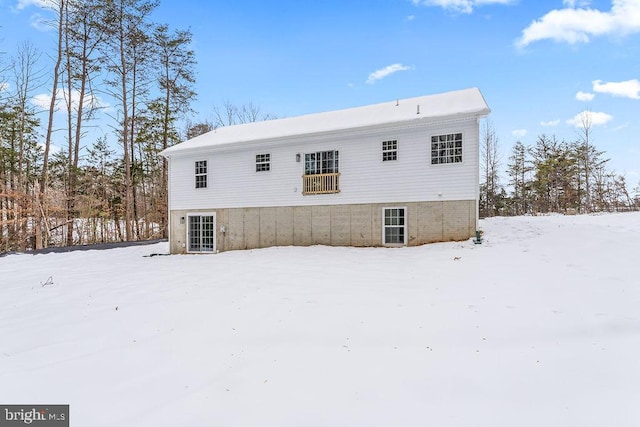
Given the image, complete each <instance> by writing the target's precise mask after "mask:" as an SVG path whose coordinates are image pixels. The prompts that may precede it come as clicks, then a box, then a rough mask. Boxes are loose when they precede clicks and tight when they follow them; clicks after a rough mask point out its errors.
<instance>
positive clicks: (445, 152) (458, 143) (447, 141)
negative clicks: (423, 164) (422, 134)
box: [431, 133, 462, 165]
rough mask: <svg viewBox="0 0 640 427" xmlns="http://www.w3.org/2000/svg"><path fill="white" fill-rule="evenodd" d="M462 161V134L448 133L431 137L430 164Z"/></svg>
mask: <svg viewBox="0 0 640 427" xmlns="http://www.w3.org/2000/svg"><path fill="white" fill-rule="evenodd" d="M461 162H462V134H461V133H450V134H446V135H434V136H432V137H431V164H432V165H439V164H443V163H461Z"/></svg>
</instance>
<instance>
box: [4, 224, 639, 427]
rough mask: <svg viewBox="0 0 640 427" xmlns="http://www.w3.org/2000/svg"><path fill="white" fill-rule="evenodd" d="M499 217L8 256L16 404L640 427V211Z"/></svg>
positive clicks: (7, 307) (108, 416) (145, 415)
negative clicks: (393, 231)
mask: <svg viewBox="0 0 640 427" xmlns="http://www.w3.org/2000/svg"><path fill="white" fill-rule="evenodd" d="M481 227H482V229H483V230H484V232H485V241H484V243H483V244H482V245H474V244H473V243H472V242H471V241H468V242H460V243H443V244H433V245H426V246H422V247H415V248H399V249H385V248H334V247H321V246H314V247H306V248H300V247H280V248H269V249H261V250H252V251H238V252H226V253H222V254H218V255H208V256H156V257H146V256H145V255H149V254H151V253H164V252H166V251H167V250H168V247H167V244H166V243H160V244H155V245H152V246H137V247H131V248H119V249H112V250H107V251H86V252H73V253H65V254H44V255H35V256H34V255H10V256H7V257H4V258H0V403H3V404H11V403H15V404H55V403H58V404H70V405H71V406H70V408H71V416H70V419H71V425H72V426H77V427H81V426H187V425H193V426H492V427H493V426H509V427H512V426H536V427H539V426H563V427H564V426H581V427H587V426H594V427H595V426H598V427H602V426H629V427H631V426H634V427H635V426H638V425H640V265H639V264H640V250H639V247H640V213H628V214H612V215H594V216H568V217H564V216H548V217H517V218H494V219H490V220H485V221H482V222H481ZM49 277H51V278H52V282H53V284H47V285H46V286H42V285H43V284H46V282H47V279H48V278H49Z"/></svg>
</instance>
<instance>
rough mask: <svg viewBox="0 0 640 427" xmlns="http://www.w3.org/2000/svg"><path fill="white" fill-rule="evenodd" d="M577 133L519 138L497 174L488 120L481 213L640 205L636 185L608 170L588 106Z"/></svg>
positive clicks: (616, 209) (499, 162) (495, 142)
mask: <svg viewBox="0 0 640 427" xmlns="http://www.w3.org/2000/svg"><path fill="white" fill-rule="evenodd" d="M580 117H581V123H580V127H579V129H578V130H579V132H578V137H577V138H576V139H575V140H574V141H565V140H558V138H557V137H556V136H555V135H551V136H549V135H544V134H543V135H539V136H538V138H537V140H536V142H535V144H533V145H530V146H527V145H525V144H523V143H522V142H520V141H517V142H516V143H515V144H514V145H513V147H512V149H511V153H510V155H509V156H508V160H507V162H506V181H505V180H503V177H502V174H501V167H502V166H503V164H502V159H501V153H500V148H499V141H498V138H497V136H496V132H495V130H494V129H493V126H492V125H491V123H490V122H485V124H484V126H483V128H482V132H481V134H482V135H481V144H480V161H481V179H480V181H481V184H480V216H481V217H488V216H496V215H527V214H531V215H536V214H544V213H565V214H575V213H591V212H620V211H630V210H640V184H638V185H637V186H636V187H635V188H630V187H629V183H628V182H627V180H626V177H625V176H624V175H621V174H617V173H616V172H615V171H613V170H610V169H609V167H608V162H609V160H610V159H608V158H607V157H606V152H604V151H602V150H599V149H598V148H597V147H596V145H595V144H594V142H593V136H592V133H593V129H592V127H593V123H592V119H591V113H590V111H585V112H583V113H582V114H581V116H580Z"/></svg>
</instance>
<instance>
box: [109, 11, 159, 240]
mask: <svg viewBox="0 0 640 427" xmlns="http://www.w3.org/2000/svg"><path fill="white" fill-rule="evenodd" d="M158 3H159V2H158V0H108V1H107V2H106V4H105V6H106V7H105V11H106V14H105V18H104V21H105V24H106V29H107V35H108V40H109V47H108V49H107V52H106V58H107V59H108V69H109V71H110V73H111V74H112V76H113V79H111V80H109V81H108V83H109V84H110V87H111V88H112V90H111V92H110V94H111V95H112V96H113V97H114V98H115V99H117V100H118V102H119V104H120V109H119V113H120V114H121V117H120V118H119V120H118V122H119V123H121V125H120V128H119V134H120V139H121V141H122V146H123V154H124V187H125V191H124V193H125V194H124V196H125V197H124V199H125V200H124V205H125V209H124V210H125V238H126V239H127V240H132V239H133V238H134V230H133V220H134V218H135V213H134V210H135V201H134V194H135V193H134V191H135V190H134V185H133V184H134V183H133V175H132V166H133V162H134V158H133V157H134V148H135V144H134V141H135V139H134V135H133V133H134V129H135V125H136V120H135V118H136V113H137V109H136V108H137V107H136V102H137V97H138V96H139V95H140V93H141V91H143V90H144V87H141V86H140V80H139V79H140V78H144V75H145V73H144V72H142V70H141V69H140V67H141V65H142V63H143V62H144V59H143V58H144V57H145V56H146V55H147V54H148V47H149V45H148V33H147V31H146V30H148V28H149V23H148V18H149V16H150V14H151V12H153V10H154V9H155V8H156V6H157V5H158Z"/></svg>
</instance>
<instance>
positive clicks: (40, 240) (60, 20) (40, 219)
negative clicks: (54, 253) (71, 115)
mask: <svg viewBox="0 0 640 427" xmlns="http://www.w3.org/2000/svg"><path fill="white" fill-rule="evenodd" d="M52 7H54V8H55V10H56V15H57V21H56V23H57V32H58V33H57V34H58V38H57V49H56V56H55V65H54V67H53V76H52V77H51V82H52V83H51V101H50V103H49V117H48V121H47V131H46V136H45V140H44V157H43V160H42V174H41V177H40V191H39V193H38V199H37V200H36V203H37V205H38V209H36V230H35V232H36V233H35V234H36V239H35V245H36V248H42V247H43V246H47V244H48V229H49V226H48V222H47V221H48V219H47V215H48V214H47V203H46V196H47V187H48V173H49V171H48V165H49V151H50V150H51V136H52V134H53V113H54V112H55V110H56V100H57V95H58V83H59V81H60V75H61V71H60V66H61V65H62V59H63V54H64V49H63V37H64V24H65V14H64V11H65V8H66V0H57V1H56V2H52ZM43 223H44V224H43ZM43 225H44V228H43ZM43 231H44V233H43ZM43 234H44V236H43Z"/></svg>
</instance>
